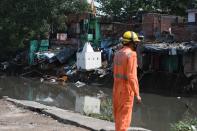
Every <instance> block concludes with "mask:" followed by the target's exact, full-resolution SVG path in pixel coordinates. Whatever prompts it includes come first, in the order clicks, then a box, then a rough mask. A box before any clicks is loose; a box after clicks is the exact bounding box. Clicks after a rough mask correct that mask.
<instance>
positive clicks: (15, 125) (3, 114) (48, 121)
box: [0, 99, 88, 131]
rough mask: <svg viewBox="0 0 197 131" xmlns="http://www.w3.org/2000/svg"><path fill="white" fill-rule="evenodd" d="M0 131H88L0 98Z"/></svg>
mask: <svg viewBox="0 0 197 131" xmlns="http://www.w3.org/2000/svg"><path fill="white" fill-rule="evenodd" d="M0 105H1V106H0V130H1V131H88V130H87V129H84V128H80V127H76V126H74V125H70V124H62V123H59V122H58V121H56V120H54V119H52V118H50V117H48V116H45V115H41V114H38V113H35V112H32V111H29V110H26V109H23V108H19V107H17V106H15V105H14V104H12V103H10V102H7V101H4V100H1V99H0Z"/></svg>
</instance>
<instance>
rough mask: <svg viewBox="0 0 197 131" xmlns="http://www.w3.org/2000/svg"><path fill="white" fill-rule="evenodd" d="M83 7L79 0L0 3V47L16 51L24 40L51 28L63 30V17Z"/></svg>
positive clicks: (84, 8) (22, 0) (79, 10)
mask: <svg viewBox="0 0 197 131" xmlns="http://www.w3.org/2000/svg"><path fill="white" fill-rule="evenodd" d="M86 7H87V4H83V3H81V2H80V1H79V0H0V16H1V17H0V47H4V50H6V49H8V48H9V49H14V48H18V47H19V46H22V44H23V40H24V39H32V38H34V37H35V36H36V35H38V34H39V35H44V34H45V33H46V32H50V31H51V28H52V27H53V25H56V29H57V30H62V29H66V25H65V20H66V16H65V14H66V13H67V12H69V13H78V12H82V11H85V10H86ZM53 29H54V28H53Z"/></svg>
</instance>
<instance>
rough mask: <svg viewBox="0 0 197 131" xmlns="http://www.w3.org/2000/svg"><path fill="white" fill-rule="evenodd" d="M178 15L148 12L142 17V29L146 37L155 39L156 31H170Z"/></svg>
mask: <svg viewBox="0 0 197 131" xmlns="http://www.w3.org/2000/svg"><path fill="white" fill-rule="evenodd" d="M177 18H178V17H177V16H172V15H162V14H157V13H147V14H144V15H143V17H142V30H143V32H144V35H145V38H146V39H154V37H155V33H156V32H159V33H160V34H161V33H162V32H163V31H169V28H171V25H172V23H175V22H176V21H177Z"/></svg>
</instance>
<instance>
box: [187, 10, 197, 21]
mask: <svg viewBox="0 0 197 131" xmlns="http://www.w3.org/2000/svg"><path fill="white" fill-rule="evenodd" d="M195 13H197V12H188V22H189V23H190V22H196V20H195V17H196V16H195Z"/></svg>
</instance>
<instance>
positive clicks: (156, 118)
mask: <svg viewBox="0 0 197 131" xmlns="http://www.w3.org/2000/svg"><path fill="white" fill-rule="evenodd" d="M103 87H104V86H103V85H99V84H92V85H90V86H84V87H80V88H77V87H76V86H74V84H66V85H63V86H60V85H57V84H46V83H45V84H44V83H41V82H40V81H39V80H28V79H24V78H16V77H4V78H0V97H1V96H9V97H11V98H16V99H24V100H32V101H37V102H40V103H43V104H47V105H52V106H57V107H60V108H64V109H68V110H75V111H79V112H81V109H82V108H83V106H86V109H88V110H89V109H91V108H94V110H92V111H93V112H99V110H100V107H99V105H100V99H101V98H109V99H111V96H112V89H110V88H103ZM98 98H99V99H98ZM142 99H143V103H142V104H141V105H136V104H135V105H134V107H135V108H134V111H133V121H132V125H133V126H140V127H144V128H148V129H151V130H153V131H168V130H169V128H170V123H174V122H177V121H179V120H182V119H183V118H184V116H185V114H187V113H188V112H189V113H191V114H192V115H197V114H196V111H197V98H196V97H188V98H177V97H166V96H160V95H155V94H146V93H143V94H142ZM188 106H189V108H188Z"/></svg>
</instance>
